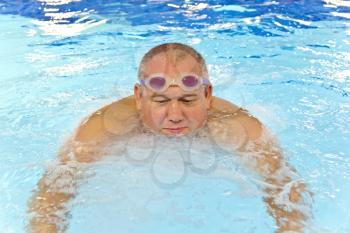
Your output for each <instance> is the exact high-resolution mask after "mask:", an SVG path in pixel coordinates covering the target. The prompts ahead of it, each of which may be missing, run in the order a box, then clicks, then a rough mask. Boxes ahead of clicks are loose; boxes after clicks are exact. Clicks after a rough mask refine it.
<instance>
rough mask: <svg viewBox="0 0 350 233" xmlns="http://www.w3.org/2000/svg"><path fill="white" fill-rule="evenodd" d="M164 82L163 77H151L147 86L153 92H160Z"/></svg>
mask: <svg viewBox="0 0 350 233" xmlns="http://www.w3.org/2000/svg"><path fill="white" fill-rule="evenodd" d="M165 82H166V80H165V79H164V78H163V77H153V78H151V79H150V80H149V85H150V86H151V87H152V88H153V89H155V90H161V89H162V88H163V87H164V85H165Z"/></svg>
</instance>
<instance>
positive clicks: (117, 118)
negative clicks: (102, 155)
mask: <svg viewBox="0 0 350 233" xmlns="http://www.w3.org/2000/svg"><path fill="white" fill-rule="evenodd" d="M137 118H138V117H137V111H136V107H135V101H134V98H133V96H129V97H125V98H123V99H120V100H118V101H115V102H113V103H111V104H109V105H107V106H104V107H103V108H101V109H99V110H97V111H95V112H94V113H93V114H91V115H90V116H88V117H87V118H86V119H85V120H84V121H83V122H82V123H81V124H80V126H79V128H78V129H77V130H76V133H75V136H74V140H75V141H78V142H83V143H87V142H91V141H101V140H105V139H107V138H109V137H113V136H117V135H121V134H124V133H126V132H127V131H128V130H130V129H131V126H130V125H128V123H130V124H131V123H134V124H135V121H136V120H137Z"/></svg>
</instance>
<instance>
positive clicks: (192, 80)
mask: <svg viewBox="0 0 350 233" xmlns="http://www.w3.org/2000/svg"><path fill="white" fill-rule="evenodd" d="M198 82H199V80H198V79H197V77H195V76H193V75H187V76H185V77H183V78H182V83H183V85H184V86H185V87H190V88H193V87H196V86H197V85H198Z"/></svg>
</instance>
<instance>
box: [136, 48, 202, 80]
mask: <svg viewBox="0 0 350 233" xmlns="http://www.w3.org/2000/svg"><path fill="white" fill-rule="evenodd" d="M142 71H143V73H144V75H146V76H147V75H150V74H153V73H196V74H199V75H201V74H202V67H201V65H200V64H199V63H198V61H197V60H196V59H195V58H194V57H193V56H192V55H190V54H188V53H186V52H184V51H181V50H172V51H168V52H162V53H158V54H156V55H154V56H153V57H152V58H151V59H149V60H147V61H146V62H145V63H144V64H143V66H142Z"/></svg>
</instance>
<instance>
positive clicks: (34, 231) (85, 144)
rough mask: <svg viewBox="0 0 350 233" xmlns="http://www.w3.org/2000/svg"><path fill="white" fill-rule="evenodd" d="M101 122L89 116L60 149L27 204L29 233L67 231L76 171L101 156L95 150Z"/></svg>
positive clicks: (99, 140)
mask: <svg viewBox="0 0 350 233" xmlns="http://www.w3.org/2000/svg"><path fill="white" fill-rule="evenodd" d="M101 124H102V120H101V117H100V116H99V115H98V114H97V115H96V114H93V115H92V116H91V117H89V118H88V119H87V120H86V121H85V122H83V123H82V124H81V125H80V127H79V128H78V130H77V131H76V133H75V135H74V136H73V137H72V138H71V139H70V140H69V141H68V142H67V143H66V144H65V145H64V147H62V148H61V150H60V152H59V157H58V161H57V162H56V164H55V165H54V166H52V167H51V168H49V169H47V171H46V172H45V174H44V175H43V177H42V178H41V179H40V180H39V182H38V186H37V190H36V191H35V193H34V195H33V196H32V198H31V199H30V201H29V203H28V204H29V216H30V222H29V226H28V229H27V230H28V232H30V233H57V232H64V231H65V229H66V227H67V225H68V224H67V218H68V215H69V208H68V207H67V204H68V203H69V201H70V200H71V199H72V198H73V197H74V196H75V193H76V188H77V184H78V181H79V179H80V178H81V177H82V170H81V169H80V167H81V165H82V164H83V163H89V162H92V161H95V160H97V159H98V158H100V157H101V156H102V153H101V152H100V151H99V150H98V148H99V146H100V145H101V144H103V142H104V140H105V135H104V132H103V130H102V126H103V125H101Z"/></svg>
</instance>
